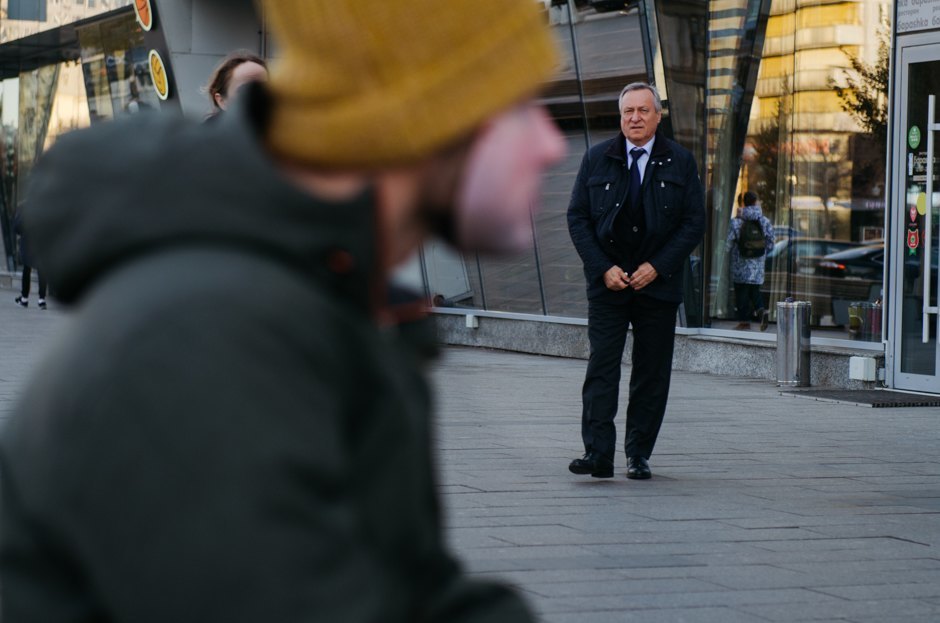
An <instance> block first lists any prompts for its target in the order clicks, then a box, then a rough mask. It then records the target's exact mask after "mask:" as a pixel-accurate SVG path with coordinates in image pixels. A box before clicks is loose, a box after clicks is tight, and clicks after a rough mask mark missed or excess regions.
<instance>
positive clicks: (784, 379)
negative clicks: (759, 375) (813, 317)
mask: <svg viewBox="0 0 940 623" xmlns="http://www.w3.org/2000/svg"><path fill="white" fill-rule="evenodd" d="M811 310H812V305H811V304H810V303H808V302H806V301H791V300H787V301H779V302H778V303H777V385H786V386H790V387H808V386H809V378H810V376H809V375H810V345H809V341H810V328H809V322H810V313H811Z"/></svg>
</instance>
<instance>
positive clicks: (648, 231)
mask: <svg viewBox="0 0 940 623" xmlns="http://www.w3.org/2000/svg"><path fill="white" fill-rule="evenodd" d="M629 183H630V171H629V168H628V167H627V155H626V139H625V138H624V136H623V134H622V133H618V134H617V136H615V137H614V138H611V139H609V140H607V141H604V142H603V143H600V144H598V145H595V146H594V147H592V148H591V149H589V150H588V151H587V153H585V154H584V158H583V160H582V161H581V169H580V170H579V171H578V178H577V180H576V181H575V184H574V189H573V190H572V192H571V203H570V204H569V205H568V231H569V233H570V234H571V240H572V242H574V246H575V248H576V249H577V250H578V254H579V255H580V256H581V260H582V261H583V262H584V276H585V278H586V279H587V295H588V298H596V297H601V296H610V297H615V296H623V295H624V294H625V292H626V291H621V292H613V291H611V290H608V289H607V286H605V285H604V273H606V272H607V271H608V270H610V268H611V267H612V266H615V265H619V266H620V267H621V268H623V269H624V270H625V271H627V272H628V273H632V272H633V271H634V270H636V269H637V267H638V266H639V265H640V264H642V263H643V262H649V263H650V264H651V265H652V266H653V268H655V269H656V272H657V273H658V274H659V276H658V277H657V278H656V279H655V280H654V281H653V282H652V283H650V284H649V285H648V286H646V287H645V288H644V289H643V290H642V291H641V292H642V293H644V294H646V295H647V296H650V297H653V298H656V299H660V300H664V301H672V302H681V301H682V271H683V268H684V266H685V262H686V258H688V257H689V254H690V253H691V252H692V250H693V249H695V247H696V245H698V243H699V242H700V241H701V240H702V235H703V234H704V232H705V203H704V196H703V192H702V184H701V181H700V180H699V176H698V168H697V167H696V164H695V159H694V158H693V157H692V154H691V153H690V152H689V151H688V150H687V149H685V148H684V147H682V146H681V145H679V144H678V143H676V142H675V141H672V140H670V139H668V138H666V137H665V136H663V135H662V134H661V133H659V132H657V133H656V140H655V142H654V143H653V151H652V153H651V154H650V157H649V158H648V159H647V165H646V174H645V175H644V177H643V185H642V187H641V190H640V192H641V196H642V198H643V199H642V200H643V213H644V216H645V219H646V225H645V233H644V235H643V238H642V240H641V242H640V243H639V246H638V247H637V248H631V249H630V250H629V251H630V253H629V254H625V253H624V251H625V249H624V248H623V243H622V242H621V241H618V240H617V239H616V238H615V235H614V227H613V224H614V220H615V219H616V218H617V215H618V214H619V213H620V210H621V209H622V207H623V203H624V199H625V197H626V194H627V187H628V185H629ZM627 255H629V257H627Z"/></svg>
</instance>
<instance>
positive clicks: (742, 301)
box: [734, 283, 764, 322]
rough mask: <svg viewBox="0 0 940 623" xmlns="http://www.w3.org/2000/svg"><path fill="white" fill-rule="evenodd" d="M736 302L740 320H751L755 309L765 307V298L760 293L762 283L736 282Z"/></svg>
mask: <svg viewBox="0 0 940 623" xmlns="http://www.w3.org/2000/svg"><path fill="white" fill-rule="evenodd" d="M734 304H735V305H736V306H737V308H738V320H740V321H742V322H745V321H749V320H750V319H751V315H752V314H753V313H754V310H756V309H763V308H764V300H763V297H761V294H760V284H759V283H735V284H734Z"/></svg>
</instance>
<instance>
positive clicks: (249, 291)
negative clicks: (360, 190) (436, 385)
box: [0, 90, 529, 623]
mask: <svg viewBox="0 0 940 623" xmlns="http://www.w3.org/2000/svg"><path fill="white" fill-rule="evenodd" d="M260 93H261V92H260V91H259V90H252V91H250V93H249V94H250V95H251V99H252V103H251V105H250V106H246V109H245V110H243V111H241V112H238V113H232V114H227V115H225V117H224V118H223V119H221V120H220V121H219V122H217V123H212V124H198V123H189V122H184V121H182V120H176V119H170V118H167V117H166V116H163V115H142V116H139V117H136V118H134V119H132V120H131V121H129V122H120V123H113V124H108V125H105V126H102V127H99V128H97V129H94V130H91V131H82V132H76V133H73V134H70V135H68V136H65V137H63V138H61V139H60V141H59V142H58V144H57V145H55V147H53V148H52V149H51V150H50V152H49V153H48V154H47V155H46V156H45V157H44V158H43V159H42V161H41V163H40V164H39V166H38V167H37V170H36V173H35V178H34V179H35V185H34V187H33V192H32V194H31V209H30V211H29V212H28V214H27V224H28V227H29V231H30V232H31V234H32V235H33V239H32V242H33V245H34V250H35V252H36V256H37V259H38V261H39V264H40V270H44V271H45V272H46V274H47V275H48V278H49V282H50V284H51V286H52V287H53V289H54V290H55V291H56V292H57V293H58V295H59V296H60V297H61V298H62V299H63V300H64V301H66V302H68V303H72V304H74V306H75V310H74V312H73V314H72V317H71V318H70V320H69V324H68V328H67V330H66V331H65V332H64V335H63V337H62V338H61V339H60V340H59V341H58V342H57V343H56V344H55V346H54V348H53V349H52V352H51V353H50V354H49V356H48V357H47V358H46V360H45V362H44V363H43V364H42V366H41V367H40V370H39V371H38V373H37V374H36V376H35V377H34V378H35V380H34V382H32V383H30V384H29V386H28V387H27V388H26V390H25V393H24V395H23V396H22V399H21V402H20V404H19V406H18V407H17V409H16V411H15V414H14V415H13V417H12V418H11V421H10V422H9V423H8V425H7V426H6V427H5V429H4V431H3V435H2V439H0V461H2V464H0V469H2V518H0V519H2V524H0V584H2V587H3V599H2V600H0V604H2V606H0V607H2V619H3V621H4V623H24V622H34V621H43V622H46V623H57V622H65V621H83V622H85V621H110V622H133V623H148V622H153V623H157V622H159V623H166V622H167V621H173V622H174V623H185V622H189V621H191V622H199V623H206V622H208V621H224V622H225V623H237V622H239V621H245V622H248V621H251V622H257V621H277V622H278V623H289V622H295V621H296V622H301V621H303V622H305V623H309V622H311V621H330V622H336V621H343V622H359V621H370V622H373V621H403V622H405V621H407V622H409V623H411V622H417V621H448V622H455V621H457V622H459V621H468V622H469V621H487V622H492V621H528V620H529V615H528V611H527V609H526V607H525V606H524V605H523V604H522V603H521V601H520V600H519V599H518V597H516V596H515V594H514V593H512V592H510V591H508V590H506V589H505V588H503V587H500V586H498V585H494V584H487V583H482V582H470V581H468V580H467V579H466V577H465V576H464V575H463V574H462V572H461V571H460V569H459V568H458V566H457V565H456V563H455V562H454V561H453V559H452V558H451V557H450V556H449V555H448V553H447V552H446V551H445V548H444V545H443V543H442V535H441V525H440V521H439V513H438V501H437V497H436V494H435V482H434V472H433V468H432V460H431V456H430V432H429V425H430V423H429V415H428V413H429V396H428V389H427V387H426V384H425V381H424V379H423V377H422V375H421V373H420V370H419V368H420V363H421V359H422V357H423V352H424V348H423V347H421V345H420V340H415V339H412V337H411V336H413V335H417V334H418V332H414V331H410V330H406V329H405V328H403V325H395V324H389V323H382V322H378V321H377V320H376V319H377V318H379V317H381V318H389V317H390V315H389V313H388V312H389V310H388V309H387V308H386V307H385V306H384V305H383V303H382V301H383V298H384V294H383V279H382V278H381V274H380V271H378V269H377V268H376V266H377V262H376V251H375V250H376V241H375V237H374V233H373V229H374V227H373V226H374V222H375V212H374V206H373V200H372V196H371V194H370V193H365V194H363V196H361V197H359V198H357V199H355V200H352V201H347V202H343V203H328V202H325V201H319V200H316V199H314V198H312V197H310V196H309V195H307V194H305V193H302V192H300V191H298V190H296V189H295V188H294V187H293V186H292V185H290V184H288V183H286V182H285V180H284V179H282V177H281V176H280V175H279V173H278V170H276V169H275V168H274V166H273V165H272V163H271V161H270V160H269V159H268V158H267V157H266V155H265V152H264V150H263V149H262V148H261V145H260V144H259V140H258V131H257V129H256V126H258V125H259V124H261V123H263V120H262V119H261V117H263V114H262V113H263V110H264V103H263V101H261V100H263V98H261V96H260ZM255 100H258V101H255ZM249 120H250V121H249ZM366 148H367V147H366Z"/></svg>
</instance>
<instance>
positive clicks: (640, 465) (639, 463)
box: [627, 456, 653, 480]
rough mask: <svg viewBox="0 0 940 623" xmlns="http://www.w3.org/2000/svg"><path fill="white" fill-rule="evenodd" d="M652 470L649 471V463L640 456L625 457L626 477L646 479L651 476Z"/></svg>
mask: <svg viewBox="0 0 940 623" xmlns="http://www.w3.org/2000/svg"><path fill="white" fill-rule="evenodd" d="M652 477H653V472H651V471H650V463H649V461H647V460H646V459H644V458H643V457H642V456H631V457H628V458H627V478H630V479H632V480H646V479H647V478H652Z"/></svg>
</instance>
